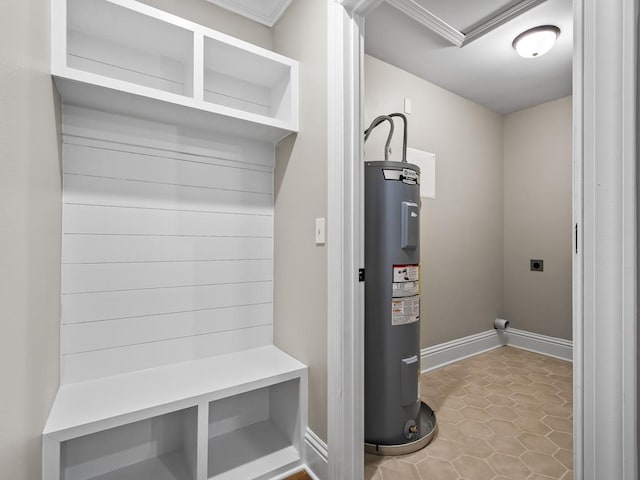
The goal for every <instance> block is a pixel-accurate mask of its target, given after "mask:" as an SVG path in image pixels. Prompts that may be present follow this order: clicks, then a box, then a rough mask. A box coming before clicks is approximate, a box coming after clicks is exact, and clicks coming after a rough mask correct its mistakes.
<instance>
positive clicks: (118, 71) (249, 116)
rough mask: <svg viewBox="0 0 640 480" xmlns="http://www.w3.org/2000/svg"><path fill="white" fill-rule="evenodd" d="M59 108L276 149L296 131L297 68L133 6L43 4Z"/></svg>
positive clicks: (104, 0)
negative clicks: (224, 135)
mask: <svg viewBox="0 0 640 480" xmlns="http://www.w3.org/2000/svg"><path fill="white" fill-rule="evenodd" d="M51 57H52V58H51V70H52V74H53V75H54V77H55V79H56V85H57V86H58V90H59V91H60V93H61V95H62V99H63V102H64V103H70V104H76V105H83V106H88V107H91V108H97V109H100V110H106V111H115V112H117V113H124V114H129V115H133V116H137V117H143V118H152V119H155V120H158V121H166V122H169V123H172V124H178V125H181V126H187V127H194V128H198V129H204V130H216V131H223V132H228V133H232V134H235V135H239V136H245V137H251V138H256V139H261V140H268V141H277V140H279V139H281V138H283V137H284V136H286V135H287V134H289V133H290V132H296V131H297V130H298V112H297V109H298V63H297V62H296V61H294V60H291V59H289V58H286V57H284V56H282V55H278V54H276V53H274V52H272V51H270V50H266V49H263V48H260V47H257V46H255V45H252V44H249V43H247V42H244V41H242V40H238V39H236V38H234V37H230V36H228V35H225V34H222V33H220V32H216V31H214V30H211V29H209V28H206V27H203V26H201V25H198V24H196V23H193V22H189V21H187V20H184V19H182V18H180V17H176V16H174V15H171V14H168V13H166V12H164V11H162V10H158V9H155V8H152V7H149V6H148V5H145V4H142V3H139V2H136V1H134V0H52V55H51Z"/></svg>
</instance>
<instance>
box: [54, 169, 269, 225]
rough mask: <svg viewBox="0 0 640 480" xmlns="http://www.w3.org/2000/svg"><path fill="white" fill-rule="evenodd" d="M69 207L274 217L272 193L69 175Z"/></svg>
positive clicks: (67, 176)
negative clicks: (171, 210) (82, 206)
mask: <svg viewBox="0 0 640 480" xmlns="http://www.w3.org/2000/svg"><path fill="white" fill-rule="evenodd" d="M63 182H64V193H65V202H66V205H71V204H76V205H111V206H114V207H139V208H159V209H174V208H176V205H180V208H181V209H182V211H196V212H224V213H249V214H255V215H271V214H272V212H273V200H272V196H271V194H265V193H249V192H234V191H232V190H216V189H212V188H193V187H186V186H182V185H163V184H158V183H148V182H137V181H135V180H120V179H116V178H101V177H86V176H83V175H67V174H65V175H64V177H63Z"/></svg>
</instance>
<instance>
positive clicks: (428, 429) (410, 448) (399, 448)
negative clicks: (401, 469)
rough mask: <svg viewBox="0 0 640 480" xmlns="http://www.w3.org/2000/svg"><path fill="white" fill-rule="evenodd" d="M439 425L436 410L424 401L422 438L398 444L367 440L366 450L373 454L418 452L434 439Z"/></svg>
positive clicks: (421, 407)
mask: <svg viewBox="0 0 640 480" xmlns="http://www.w3.org/2000/svg"><path fill="white" fill-rule="evenodd" d="M437 426H438V425H437V423H436V414H435V412H434V411H433V410H432V409H431V407H429V405H427V404H426V403H424V402H420V430H419V432H420V435H421V437H420V438H418V439H417V440H413V441H411V442H408V443H401V444H398V445H374V444H372V443H366V442H365V444H364V451H365V452H366V453H371V454H373V455H382V456H390V455H407V454H409V453H413V452H417V451H418V450H420V449H421V448H424V447H426V446H427V445H429V443H431V440H433V436H434V434H435V433H436V427H437Z"/></svg>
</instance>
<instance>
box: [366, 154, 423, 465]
mask: <svg viewBox="0 0 640 480" xmlns="http://www.w3.org/2000/svg"><path fill="white" fill-rule="evenodd" d="M419 179H420V169H419V168H418V167H417V166H416V165H412V164H409V163H406V162H394V161H377V162H366V163H365V275H366V279H365V441H366V444H367V450H368V451H371V452H372V453H382V454H394V453H398V454H400V453H408V452H409V451H414V450H417V449H418V448H421V447H422V446H424V445H426V444H427V443H428V442H429V441H430V439H431V436H432V434H433V430H434V428H435V416H434V415H433V412H432V411H431V409H429V407H428V406H426V404H424V403H421V402H420V398H419V389H418V377H419V375H420V248H419V246H420V185H419ZM427 436H428V437H429V438H428V439H427ZM407 445H412V446H413V447H415V448H408V449H407V448H406V446H407ZM402 446H405V448H402ZM397 447H400V448H399V449H398V448H397ZM381 448H382V450H383V451H381V450H380V449H381ZM385 449H386V450H385ZM394 449H395V450H394ZM396 450H397V451H396Z"/></svg>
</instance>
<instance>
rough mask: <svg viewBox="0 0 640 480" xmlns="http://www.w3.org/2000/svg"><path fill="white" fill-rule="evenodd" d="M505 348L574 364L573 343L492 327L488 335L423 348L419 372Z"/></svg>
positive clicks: (487, 332) (536, 334)
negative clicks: (506, 346)
mask: <svg viewBox="0 0 640 480" xmlns="http://www.w3.org/2000/svg"><path fill="white" fill-rule="evenodd" d="M504 345H509V346H510V347H516V348H521V349H523V350H529V351H531V352H535V353H539V354H541V355H547V356H549V357H554V358H559V359H561V360H566V361H569V362H571V361H573V342H572V341H571V340H564V339H562V338H555V337H548V336H546V335H541V334H539V333H533V332H527V331H525V330H518V329H516V328H507V329H506V330H495V329H493V328H492V329H491V330H487V331H486V332H481V333H477V334H475V335H469V336H468V337H463V338H458V339H456V340H452V341H450V342H446V343H440V344H438V345H433V346H432V347H427V348H423V349H422V350H421V351H420V369H421V371H422V373H425V372H429V371H431V370H435V369H436V368H440V367H444V366H445V365H449V364H450V363H454V362H458V361H460V360H463V359H465V358H469V357H473V356H474V355H478V354H480V353H484V352H488V351H489V350H493V349H494V348H497V347H501V346H504Z"/></svg>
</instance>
